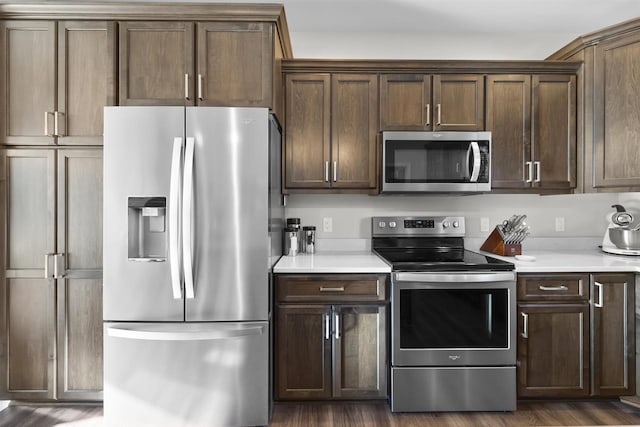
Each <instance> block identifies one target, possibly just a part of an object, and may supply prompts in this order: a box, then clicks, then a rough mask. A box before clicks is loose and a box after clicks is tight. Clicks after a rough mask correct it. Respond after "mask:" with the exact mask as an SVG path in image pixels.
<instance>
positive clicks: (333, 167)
mask: <svg viewBox="0 0 640 427" xmlns="http://www.w3.org/2000/svg"><path fill="white" fill-rule="evenodd" d="M285 94H286V101H285V105H286V113H285V115H286V125H285V145H284V150H285V153H284V159H285V161H284V164H285V171H284V174H285V180H284V182H285V185H284V186H285V191H288V190H294V191H298V192H304V191H309V190H324V191H336V190H338V191H342V190H346V191H348V192H365V193H370V192H375V191H377V190H376V189H377V135H378V108H377V106H378V78H377V76H376V75H374V74H329V73H326V74H325V73H319V74H307V73H292V74H287V75H286V77H285Z"/></svg>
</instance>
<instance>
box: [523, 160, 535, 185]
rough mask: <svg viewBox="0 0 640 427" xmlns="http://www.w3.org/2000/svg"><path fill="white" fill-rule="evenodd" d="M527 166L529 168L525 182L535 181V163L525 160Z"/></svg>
mask: <svg viewBox="0 0 640 427" xmlns="http://www.w3.org/2000/svg"><path fill="white" fill-rule="evenodd" d="M524 165H525V167H526V168H527V177H528V178H527V180H526V181H525V182H533V164H532V163H531V162H525V163H524Z"/></svg>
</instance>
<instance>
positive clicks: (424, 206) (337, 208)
mask: <svg viewBox="0 0 640 427" xmlns="http://www.w3.org/2000/svg"><path fill="white" fill-rule="evenodd" d="M633 194H635V195H636V198H635V199H633V200H634V201H635V203H637V209H638V210H637V211H638V219H639V220H640V193H633ZM618 199H619V197H618V194H616V193H613V194H571V195H558V196H538V195H521V194H512V195H508V194H480V195H472V196H453V195H438V196H387V195H384V196H366V195H344V194H335V195H291V196H288V197H287V207H286V210H285V213H286V216H287V217H299V218H301V220H302V221H301V222H302V223H303V225H315V226H316V230H317V237H318V238H319V239H338V238H341V239H369V238H370V237H371V222H370V221H371V220H370V218H371V217H372V216H384V215H427V216H428V215H461V216H464V217H465V218H466V226H467V230H466V231H467V236H468V237H486V236H487V235H488V234H489V233H488V232H484V231H482V232H481V231H480V218H482V217H487V218H489V220H490V224H491V228H493V227H494V226H495V225H496V224H498V223H500V222H501V221H502V220H503V219H506V218H509V217H510V216H511V215H513V214H526V215H527V219H526V222H527V224H528V225H530V226H531V236H532V237H562V236H571V237H578V236H579V237H599V236H602V234H603V233H604V230H605V228H606V227H607V221H606V215H607V213H609V212H611V211H612V209H611V205H613V204H615V203H618ZM627 203H628V204H629V207H630V208H631V205H632V203H631V201H630V200H627ZM623 204H624V203H623ZM625 207H626V206H625ZM634 207H635V206H634ZM324 217H331V218H332V219H333V232H331V233H325V232H323V230H322V219H323V218H324ZM556 217H563V218H564V220H565V231H564V232H556V231H555V219H556Z"/></svg>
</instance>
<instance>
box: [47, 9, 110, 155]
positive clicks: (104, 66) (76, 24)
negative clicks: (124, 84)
mask: <svg viewBox="0 0 640 427" xmlns="http://www.w3.org/2000/svg"><path fill="white" fill-rule="evenodd" d="M115 31H116V24H115V22H108V23H107V22H81V21H69V22H60V23H58V107H57V109H56V111H57V112H58V116H59V117H57V118H56V119H57V121H58V132H57V134H58V135H59V138H58V140H57V142H58V144H69V145H102V134H103V132H104V127H103V123H102V120H103V119H102V117H103V115H104V114H103V108H104V106H105V105H115V100H116V93H115V87H116V86H115V67H116V56H115V55H116V52H115V37H116V34H115Z"/></svg>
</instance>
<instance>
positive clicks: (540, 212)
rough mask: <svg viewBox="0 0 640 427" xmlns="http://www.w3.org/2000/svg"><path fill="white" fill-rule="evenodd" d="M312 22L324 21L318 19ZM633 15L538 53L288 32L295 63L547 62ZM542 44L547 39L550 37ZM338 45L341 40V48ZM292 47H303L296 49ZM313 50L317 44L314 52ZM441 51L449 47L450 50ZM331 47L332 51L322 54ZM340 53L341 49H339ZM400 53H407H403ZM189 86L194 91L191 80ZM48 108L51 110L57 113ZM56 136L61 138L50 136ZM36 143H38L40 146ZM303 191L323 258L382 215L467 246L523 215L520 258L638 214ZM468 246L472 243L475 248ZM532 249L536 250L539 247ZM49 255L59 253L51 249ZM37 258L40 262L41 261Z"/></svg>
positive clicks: (508, 201) (598, 200)
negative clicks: (455, 223)
mask: <svg viewBox="0 0 640 427" xmlns="http://www.w3.org/2000/svg"><path fill="white" fill-rule="evenodd" d="M626 6H627V7H626V8H623V7H620V8H617V9H618V10H625V13H629V11H631V10H633V9H632V7H633V5H629V4H627V5H626ZM377 7H378V6H374V7H373V8H374V9H375V8H377ZM404 7H406V8H407V10H405V12H403V13H401V12H402V10H403V8H402V6H400V5H397V4H396V5H394V9H393V10H394V14H395V15H397V16H398V17H400V16H405V13H406V16H412V15H413V14H412V13H411V10H412V9H411V6H408V5H405V6H404ZM298 10H299V9H298ZM295 11H296V8H295V6H294V5H292V6H291V7H287V15H288V17H289V21H290V22H291V23H293V22H294V21H293V20H292V19H293V18H294V16H295V13H296V12H295ZM387 12H388V10H387ZM593 13H594V14H595V13H597V12H596V11H594V12H593ZM385 15H386V16H389V15H390V14H389V13H386V14H385ZM315 16H323V15H320V14H319V13H316V14H315ZM634 16H638V14H637V13H634V14H632V15H630V16H623V17H620V19H615V20H613V21H611V22H607V23H602V24H593V25H592V26H589V27H588V28H584V29H580V30H574V32H571V34H567V35H565V36H564V38H563V39H562V40H561V41H553V40H546V39H545V37H543V36H540V38H537V37H536V40H540V41H539V44H540V45H539V46H538V43H536V44H535V45H534V46H532V48H535V47H538V48H539V49H546V50H541V51H531V52H528V51H526V49H524V46H527V47H528V46H530V45H531V42H530V38H529V37H528V36H526V37H525V36H522V35H521V36H520V37H521V39H517V38H509V40H510V43H511V46H510V49H511V50H509V46H506V47H504V46H500V44H499V43H498V42H497V40H502V43H505V42H504V39H507V38H506V37H498V36H496V35H495V34H494V33H492V34H489V35H486V36H485V37H486V38H485V39H484V43H483V42H482V41H481V37H480V36H477V35H476V36H474V37H473V38H470V37H462V36H458V38H456V37H451V40H450V41H449V42H448V44H446V45H445V44H443V43H444V41H443V40H434V45H438V47H437V48H436V47H435V46H429V45H426V44H425V43H424V42H422V43H416V42H415V41H414V43H411V40H413V39H412V38H411V36H410V35H407V34H405V38H404V41H403V42H402V43H392V44H391V45H389V43H390V41H393V40H394V37H389V40H383V39H385V38H386V36H385V35H384V34H383V33H380V34H379V35H377V36H376V35H374V34H371V33H369V34H367V35H366V36H362V35H357V34H351V35H350V34H348V33H347V32H345V30H344V27H342V31H343V32H344V33H343V34H339V33H340V31H339V29H338V30H334V31H335V34H337V35H334V36H333V37H335V39H333V41H332V39H331V37H332V35H331V34H324V35H318V34H310V33H306V32H305V31H301V32H300V34H298V33H294V34H292V37H291V39H292V42H293V43H294V52H295V57H296V58H305V57H306V58H311V57H316V58H345V59H357V58H386V59H389V58H396V59H402V58H406V59H420V58H424V59H433V58H437V59H451V60H452V61H455V60H461V61H463V60H469V59H479V60H487V59H498V60H505V59H507V60H520V59H531V58H540V59H541V58H545V57H547V56H548V55H549V54H551V53H552V52H553V51H554V50H555V49H558V48H560V47H561V46H563V45H565V44H566V43H568V42H570V41H571V40H573V39H574V38H575V37H576V36H577V35H580V34H586V33H589V32H590V31H595V30H597V29H599V28H602V27H604V26H606V25H609V24H616V23H618V22H622V21H624V20H625V19H629V18H633V17H634ZM407 19H408V18H407ZM327 20H328V21H332V22H336V24H337V23H338V22H337V21H336V20H335V19H333V20H332V19H329V18H327ZM376 24H377V25H378V27H379V28H383V27H384V25H383V23H380V22H377V23H376ZM343 25H344V24H343ZM407 25H408V24H407ZM307 28H309V29H310V30H311V31H313V28H314V27H313V26H312V25H309V26H308V27H307ZM370 31H371V30H370ZM365 33H366V29H365ZM401 36H402V34H396V35H395V37H396V38H395V41H399V39H398V38H400V37H401ZM547 38H551V37H550V36H549V35H548V36H547ZM350 39H351V40H352V44H348V43H345V41H346V40H350ZM476 39H477V40H476ZM523 39H524V40H523ZM298 40H300V42H298ZM337 40H340V41H339V42H338V41H337ZM376 40H377V41H378V43H372V41H376ZM456 40H457V44H456ZM469 40H474V41H476V42H477V43H478V45H476V46H469V43H470V42H469ZM487 40H491V43H488V42H487ZM304 41H306V42H307V43H308V44H307V46H311V47H308V48H306V49H307V50H305V44H304V43H303V42H304ZM519 41H521V42H519ZM525 41H526V42H525ZM436 42H439V43H436ZM543 42H544V43H543ZM295 43H303V44H302V45H301V46H298V45H296V44H295ZM318 44H321V45H322V46H318ZM398 45H400V46H402V49H399V48H398ZM350 46H351V47H350ZM385 46H388V49H386V50H383V49H382V48H383V47H385ZM443 46H445V47H443ZM446 46H448V48H447V47H446ZM356 47H357V49H356ZM329 48H333V49H335V50H334V51H329V52H327V49H329ZM340 49H344V51H341V50H340ZM349 49H351V50H349ZM404 49H407V50H406V51H405V50H404ZM465 49H466V50H465ZM354 51H357V52H354ZM516 51H517V52H516ZM434 52H435V53H434ZM503 52H508V53H503ZM134 66H135V64H131V67H134ZM287 66H288V65H287ZM114 74H115V72H114ZM191 84H192V85H193V81H192V83H191ZM125 95H126V94H125ZM134 97H135V94H132V99H133V98H134ZM123 99H125V97H124V96H123V95H122V93H121V94H120V100H121V101H122V100H123ZM51 110H55V108H52V109H51ZM41 115H42V114H41V113H38V118H39V121H38V128H41V127H42V126H41V121H42V119H41V118H40V117H41ZM45 120H47V123H49V122H51V128H53V127H54V121H56V120H57V118H56V117H54V114H51V117H50V119H45ZM70 130H71V129H70ZM40 132H41V131H40ZM53 133H58V132H57V131H54V132H53ZM585 138H586V137H585ZM11 143H12V144H18V145H22V144H25V145H26V144H27V143H25V142H11ZM47 143H48V142H47ZM79 144H80V145H81V146H86V142H84V143H82V142H80V143H79ZM36 145H42V144H41V143H38V144H36ZM16 154H17V153H16ZM587 154H589V153H582V154H580V153H578V155H582V156H586V155H587ZM582 164H583V163H581V162H579V163H578V167H581V165H582ZM584 173H585V175H584V176H588V175H586V172H584ZM579 176H580V175H579ZM579 181H580V180H579ZM577 185H578V186H579V187H578V188H581V187H580V186H588V184H585V183H584V182H582V183H580V182H579V183H578V184H577ZM304 193H305V192H304V191H303V192H301V193H296V192H291V194H290V195H288V196H287V200H286V203H287V206H286V210H285V215H286V217H299V218H301V219H302V223H303V225H315V226H316V227H317V231H318V233H317V239H318V240H317V248H318V251H320V252H322V251H327V250H332V249H336V248H343V249H344V248H345V247H352V248H354V249H357V250H368V249H369V246H367V245H370V239H371V237H372V236H371V222H370V219H371V217H372V216H387V215H426V216H435V215H452V214H455V215H460V216H464V217H465V219H466V237H467V240H473V239H475V240H476V243H475V245H476V248H477V247H479V246H480V244H481V243H482V241H483V240H484V238H485V237H486V236H487V234H488V232H489V231H490V230H491V229H492V228H493V227H494V226H495V225H497V224H498V223H500V222H501V221H502V220H503V219H505V218H508V217H509V216H510V215H511V214H513V213H522V214H526V215H527V223H528V224H529V225H530V227H531V229H532V235H531V236H530V237H529V238H528V239H527V240H526V241H525V243H524V251H525V253H527V251H533V250H535V249H538V248H544V245H545V244H547V245H549V244H557V242H558V240H557V238H559V237H561V238H562V240H561V241H562V242H567V243H568V241H571V243H572V244H573V245H579V246H582V245H592V246H597V244H599V243H601V241H602V234H603V233H604V230H605V228H606V227H607V220H606V215H607V214H608V213H609V212H610V211H611V205H614V204H621V205H624V206H625V207H626V208H627V209H629V210H630V211H631V212H637V211H636V209H635V208H636V207H637V204H638V200H637V199H638V197H637V195H635V194H634V193H627V192H620V193H617V192H614V193H603V194H593V193H592V194H568V195H547V196H544V197H541V196H539V195H537V194H488V195H484V194H483V195H464V196H452V195H428V196H424V195H414V196H396V195H393V196H392V195H383V196H376V197H372V196H369V195H363V194H304ZM530 193H531V192H530ZM325 219H328V221H325ZM325 222H327V223H328V224H327V227H325V226H324V225H325ZM487 223H488V225H489V227H488V229H487V227H486V225H487ZM325 230H326V231H325ZM563 230H564V231H563ZM566 238H571V239H566ZM467 243H469V244H473V242H467ZM349 245H353V246H349ZM535 245H540V246H539V247H536V246H535ZM51 252H57V251H55V250H53V251H51ZM38 259H40V257H39V258H38ZM85 269H86V268H85ZM61 330H62V329H61ZM36 400H38V399H36Z"/></svg>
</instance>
